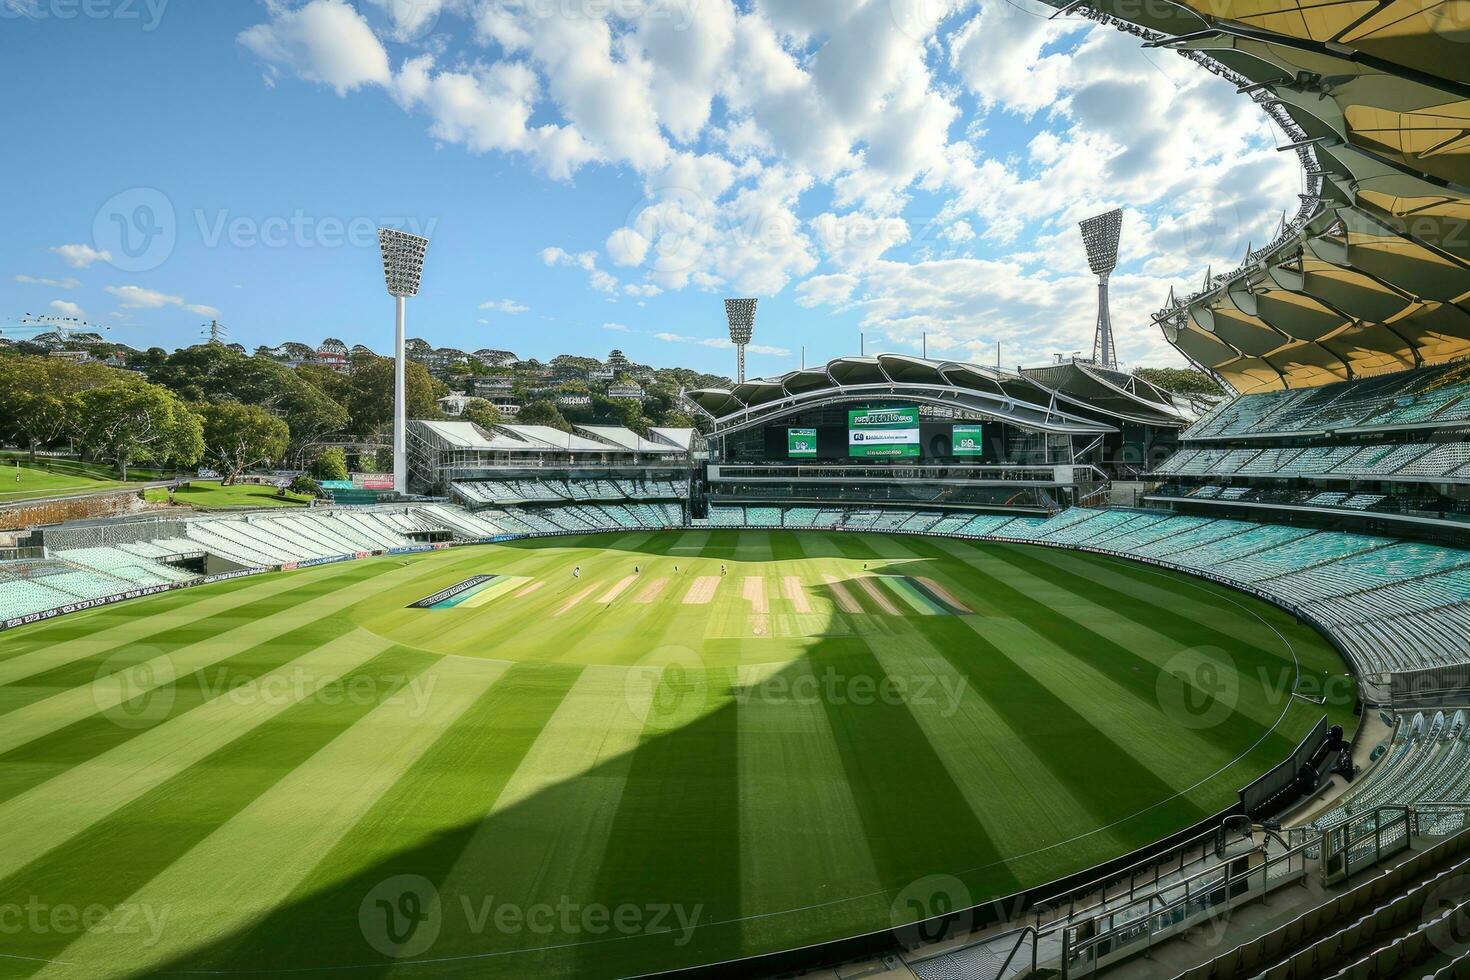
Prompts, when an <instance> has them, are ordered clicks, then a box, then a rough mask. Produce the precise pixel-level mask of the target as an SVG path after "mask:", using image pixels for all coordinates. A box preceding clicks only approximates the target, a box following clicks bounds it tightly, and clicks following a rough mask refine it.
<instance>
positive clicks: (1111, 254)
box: [1079, 209, 1123, 276]
mask: <svg viewBox="0 0 1470 980" xmlns="http://www.w3.org/2000/svg"><path fill="white" fill-rule="evenodd" d="M1079 227H1081V229H1082V244H1083V245H1085V246H1086V247H1087V265H1088V267H1089V268H1091V269H1092V271H1093V273H1094V274H1095V275H1099V276H1105V275H1107V274H1108V273H1110V272H1112V271H1113V270H1114V269H1116V268H1117V267H1118V236H1119V234H1120V233H1121V232H1122V230H1123V212H1122V211H1121V210H1119V209H1114V210H1112V211H1109V212H1107V213H1106V214H1099V215H1096V216H1095V217H1091V218H1088V219H1087V220H1086V221H1083V222H1082V223H1081V224H1080V226H1079Z"/></svg>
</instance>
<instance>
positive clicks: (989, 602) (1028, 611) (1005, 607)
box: [965, 558, 1294, 758]
mask: <svg viewBox="0 0 1470 980" xmlns="http://www.w3.org/2000/svg"><path fill="white" fill-rule="evenodd" d="M965 560H966V562H967V564H968V565H969V566H970V574H971V576H972V577H973V579H974V587H973V588H972V589H971V592H972V594H973V595H975V596H976V597H977V598H980V599H983V600H984V601H983V603H982V607H988V608H989V609H991V610H994V611H996V612H997V613H998V614H1003V615H1004V616H1006V617H1007V618H1009V619H1011V620H1013V621H1014V622H1015V623H1016V624H1017V625H1022V624H1024V629H1025V630H1026V631H1028V632H1033V633H1035V634H1036V635H1038V636H1040V637H1042V638H1043V639H1045V640H1046V641H1048V642H1049V643H1050V644H1052V645H1053V646H1054V647H1055V648H1056V649H1058V650H1061V651H1063V652H1065V653H1067V654H1068V655H1069V656H1072V657H1074V658H1076V659H1077V660H1078V662H1079V663H1080V664H1085V665H1086V667H1087V668H1088V669H1090V670H1092V671H1094V672H1096V673H1098V674H1101V675H1103V676H1105V677H1107V678H1108V679H1109V680H1110V681H1112V682H1113V683H1114V684H1116V685H1117V686H1118V687H1119V688H1121V689H1123V690H1126V691H1129V692H1131V693H1132V694H1133V696H1134V698H1135V699H1136V701H1137V704H1136V706H1135V709H1134V710H1140V711H1147V712H1148V713H1150V714H1152V715H1157V714H1158V713H1159V712H1160V710H1161V706H1160V697H1159V692H1160V689H1161V680H1160V675H1161V674H1163V673H1164V669H1163V667H1161V666H1160V664H1158V663H1156V662H1155V661H1154V660H1151V659H1148V658H1147V657H1145V656H1143V655H1141V654H1139V653H1138V652H1136V651H1135V650H1134V649H1133V648H1131V647H1127V646H1124V645H1122V644H1120V643H1116V642H1114V641H1113V640H1111V639H1109V638H1108V637H1106V636H1104V635H1102V634H1101V633H1099V632H1097V631H1096V630H1094V629H1092V628H1091V627H1089V626H1088V625H1086V624H1085V623H1082V622H1080V621H1079V620H1077V619H1074V618H1071V617H1069V616H1068V615H1067V614H1066V613H1065V611H1064V609H1063V608H1062V604H1060V603H1059V604H1058V605H1051V604H1048V603H1046V602H1045V601H1043V600H1041V599H1038V598H1036V597H1035V596H1034V595H1033V594H1032V593H1030V592H1028V591H1025V590H1022V589H1018V588H1016V587H1015V586H1014V585H1012V584H1011V583H1010V582H1008V581H1006V580H1004V579H1001V578H999V577H997V576H996V575H993V574H991V573H990V572H989V571H987V570H986V569H985V566H984V560H983V559H982V558H967V559H965ZM1057 590H1058V591H1060V592H1062V593H1065V594H1066V595H1068V596H1070V595H1072V593H1070V592H1068V590H1066V588H1065V587H1062V586H1058V587H1057ZM1076 599H1077V600H1078V601H1085V600H1082V599H1081V597H1076ZM1148 615H1149V611H1148V608H1147V607H1145V608H1142V609H1139V608H1133V609H1113V610H1112V617H1122V618H1125V619H1130V620H1133V621H1134V622H1137V623H1139V624H1140V625H1142V624H1143V623H1144V622H1146V620H1147V618H1148ZM1112 617H1110V618H1112ZM1135 617H1136V618H1135ZM1168 646H1169V648H1170V649H1169V652H1170V653H1171V654H1173V653H1177V652H1179V651H1176V650H1174V649H1173V644H1172V643H1170V644H1168ZM1197 652H1198V653H1199V654H1200V655H1201V656H1207V657H1209V659H1211V660H1212V661H1218V662H1219V665H1220V669H1221V670H1223V671H1226V672H1227V673H1229V674H1231V675H1232V676H1233V681H1231V682H1227V683H1226V684H1225V685H1224V686H1223V688H1217V689H1206V688H1203V687H1201V686H1200V682H1201V681H1202V678H1201V677H1199V676H1198V675H1197V674H1196V673H1195V672H1184V673H1181V674H1171V677H1172V678H1173V680H1169V679H1165V680H1164V682H1163V683H1164V684H1167V685H1170V686H1171V690H1172V686H1173V685H1175V684H1179V685H1182V687H1187V689H1188V692H1189V699H1190V701H1191V703H1192V704H1194V705H1197V706H1198V707H1197V709H1196V711H1197V713H1198V714H1199V715H1202V716H1213V714H1215V713H1217V712H1216V711H1215V708H1216V705H1217V703H1218V700H1217V694H1219V693H1220V692H1222V691H1223V693H1224V695H1225V696H1227V697H1228V696H1230V695H1231V694H1232V693H1234V694H1235V695H1236V698H1235V700H1234V701H1232V702H1231V703H1229V704H1228V705H1221V710H1219V711H1218V713H1219V714H1221V715H1222V717H1221V718H1220V720H1219V721H1218V723H1215V724H1211V725H1209V726H1205V727H1196V728H1191V729H1189V730H1188V732H1187V737H1189V738H1190V740H1192V741H1194V742H1196V743H1198V744H1199V745H1200V746H1201V749H1202V750H1204V751H1207V752H1210V753H1212V754H1213V755H1214V756H1217V757H1218V756H1220V754H1221V753H1223V754H1224V755H1223V758H1231V757H1233V756H1234V754H1236V753H1238V752H1239V751H1240V749H1241V748H1242V747H1244V746H1249V745H1251V744H1252V743H1253V742H1254V741H1255V740H1256V739H1257V738H1258V737H1260V736H1261V732H1262V727H1263V726H1262V722H1261V721H1259V720H1257V719H1254V718H1252V717H1251V716H1250V715H1249V714H1247V713H1243V711H1241V710H1237V709H1238V708H1243V707H1244V706H1243V705H1242V704H1241V702H1240V699H1239V697H1238V695H1239V694H1240V693H1241V692H1249V691H1251V690H1259V689H1260V684H1259V682H1258V681H1256V680H1255V678H1253V677H1251V676H1250V675H1249V674H1242V673H1239V672H1238V671H1237V670H1236V666H1235V665H1234V664H1233V662H1232V661H1231V659H1230V658H1229V656H1228V654H1226V655H1224V656H1219V655H1216V656H1210V655H1209V654H1208V653H1207V652H1205V651H1203V650H1201V651H1197ZM1219 654H1224V651H1219ZM1164 659H1166V660H1167V658H1164ZM1273 710H1274V711H1275V714H1276V715H1279V714H1280V705H1275V706H1274V708H1273ZM1274 722H1275V716H1273V717H1272V719H1271V722H1270V724H1274ZM1265 738H1266V742H1265V745H1267V746H1269V747H1270V748H1271V749H1272V751H1278V752H1279V753H1280V754H1281V756H1282V757H1283V758H1285V757H1286V756H1287V755H1289V754H1290V753H1291V750H1292V748H1293V747H1294V746H1292V745H1291V744H1289V741H1288V739H1286V738H1285V737H1284V736H1282V735H1281V734H1280V733H1279V732H1274V731H1273V732H1271V733H1270V734H1268V735H1266V736H1265ZM1276 743H1279V744H1276Z"/></svg>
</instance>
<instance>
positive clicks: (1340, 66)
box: [1047, 0, 1470, 392]
mask: <svg viewBox="0 0 1470 980" xmlns="http://www.w3.org/2000/svg"><path fill="white" fill-rule="evenodd" d="M1047 2H1048V3H1051V4H1052V5H1053V6H1057V7H1064V8H1065V9H1067V10H1069V11H1071V12H1075V13H1079V14H1082V15H1083V16H1087V17H1090V18H1091V19H1094V20H1099V21H1102V22H1105V23H1110V24H1113V25H1114V26H1116V27H1118V28H1120V29H1122V30H1125V31H1127V32H1129V33H1132V34H1135V35H1137V36H1139V37H1141V38H1143V39H1144V41H1145V43H1148V44H1150V45H1153V46H1160V47H1171V48H1174V49H1176V50H1179V51H1181V52H1183V53H1184V54H1185V56H1186V57H1189V58H1191V59H1192V60H1195V61H1197V62H1199V63H1200V64H1201V65H1202V66H1203V67H1205V68H1206V69H1207V70H1210V71H1212V72H1214V73H1216V74H1218V75H1222V76H1224V77H1225V78H1227V79H1229V80H1231V81H1234V82H1236V83H1238V84H1239V86H1240V87H1241V89H1242V90H1243V91H1244V92H1247V93H1249V95H1250V97H1251V98H1253V99H1255V100H1256V101H1257V103H1259V104H1260V105H1261V106H1262V108H1263V110H1265V111H1266V112H1267V113H1268V114H1269V115H1271V116H1272V118H1273V119H1274V120H1275V121H1276V122H1277V123H1278V124H1279V125H1281V126H1282V128H1283V129H1284V130H1285V131H1286V132H1287V134H1288V136H1289V138H1290V139H1291V140H1292V146H1293V148H1295V149H1296V150H1297V152H1298V155H1299V156H1301V158H1302V161H1303V164H1304V166H1305V169H1306V174H1307V177H1308V182H1309V189H1310V193H1308V194H1306V195H1303V203H1302V207H1301V209H1300V210H1299V211H1298V213H1297V215H1296V217H1295V218H1294V219H1293V220H1290V221H1283V224H1282V227H1281V230H1280V233H1279V234H1278V236H1277V237H1276V239H1275V240H1274V241H1272V242H1271V243H1270V244H1268V245H1266V246H1265V247H1263V248H1260V249H1257V250H1254V251H1248V254H1247V256H1246V259H1245V261H1244V263H1243V264H1242V265H1241V267H1240V268H1238V269H1236V270H1234V271H1232V272H1230V273H1227V274H1224V275H1218V276H1207V278H1206V282H1205V285H1204V288H1203V289H1202V290H1201V291H1200V292H1198V293H1196V294H1194V295H1192V296H1189V297H1186V298H1184V299H1177V298H1175V297H1174V296H1172V295H1171V296H1170V298H1169V302H1168V305H1167V306H1166V307H1165V309H1164V310H1162V311H1161V312H1160V313H1159V314H1158V317H1157V319H1158V322H1159V323H1160V325H1161V326H1162V327H1163V329H1164V333H1165V335H1166V336H1167V337H1168V339H1169V341H1170V342H1171V343H1173V344H1174V345H1175V346H1176V347H1177V348H1178V349H1179V350H1180V351H1181V352H1183V353H1184V354H1185V355H1186V356H1187V357H1188V358H1189V359H1190V360H1191V361H1193V362H1194V363H1195V364H1196V365H1198V366H1200V367H1203V368H1206V369H1208V370H1210V371H1212V372H1213V373H1215V374H1216V375H1217V376H1218V377H1219V378H1220V379H1221V380H1223V381H1225V382H1227V383H1228V384H1230V385H1231V387H1233V388H1235V389H1236V390H1238V391H1241V392H1251V391H1263V390H1272V389H1281V388H1299V387H1308V386H1312V385H1319V384H1325V383H1328V382H1332V381H1342V380H1346V379H1348V378H1352V377H1358V376H1362V375H1366V374H1375V373H1382V372H1385V371H1392V370H1399V369H1406V368H1413V367H1418V366H1422V365H1428V364H1435V363H1439V362H1443V361H1447V360H1451V359H1454V358H1458V357H1462V356H1466V355H1470V3H1467V2H1466V0H1327V2H1321V0H1180V2H1177V3H1157V4H1138V3H1136V2H1133V0H1081V2H1078V0H1073V2H1070V3H1069V2H1067V0H1047Z"/></svg>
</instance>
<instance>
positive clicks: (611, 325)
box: [602, 323, 628, 331]
mask: <svg viewBox="0 0 1470 980" xmlns="http://www.w3.org/2000/svg"><path fill="white" fill-rule="evenodd" d="M602 329H604V330H623V331H626V330H627V329H628V327H627V324H623V323H604V324H603V325H602Z"/></svg>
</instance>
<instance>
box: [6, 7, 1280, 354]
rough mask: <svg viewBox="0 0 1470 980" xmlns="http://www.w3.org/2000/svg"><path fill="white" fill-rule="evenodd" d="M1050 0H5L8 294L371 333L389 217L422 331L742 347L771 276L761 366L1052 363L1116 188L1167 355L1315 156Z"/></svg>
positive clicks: (1080, 319)
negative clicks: (734, 338)
mask: <svg viewBox="0 0 1470 980" xmlns="http://www.w3.org/2000/svg"><path fill="white" fill-rule="evenodd" d="M1028 2H1029V0H1016V2H1002V0H994V2H992V0H983V2H970V0H952V2H951V0H867V2H866V3H862V2H853V0H760V2H753V3H752V2H745V3H740V4H731V3H730V2H728V0H359V2H356V3H349V2H347V0H291V2H288V0H271V2H254V0H218V2H216V0H210V2H206V0H151V2H150V0H0V13H3V17H0V79H3V82H4V83H5V85H6V91H8V92H11V93H19V95H18V96H12V98H11V99H10V100H8V112H7V121H8V133H7V135H8V136H9V137H10V139H11V142H12V144H13V145H14V146H18V147H20V148H22V152H20V153H16V154H12V156H11V159H12V161H23V162H21V163H19V165H18V172H15V173H13V174H12V177H11V179H10V180H9V181H7V182H6V183H7V188H8V192H9V193H8V207H7V208H6V212H7V228H6V234H5V235H4V236H3V238H0V316H6V317H13V316H18V315H20V314H25V313H33V314H35V313H57V314H64V313H73V314H78V315H83V316H85V318H86V319H87V320H89V321H91V322H93V323H97V324H100V325H105V326H108V327H110V328H111V336H112V337H113V338H115V339H117V340H119V341H122V342H126V343H130V344H133V345H134V346H139V347H143V346H149V345H152V344H161V345H165V346H173V345H181V344H186V343H189V342H192V340H193V339H194V338H195V337H197V336H198V335H199V331H200V327H201V325H202V324H203V323H205V322H206V321H207V320H209V319H211V318H213V317H215V316H217V317H218V319H219V320H221V321H222V322H223V323H225V324H226V325H227V326H228V327H229V329H230V336H231V339H233V340H236V341H239V342H240V343H243V344H245V345H246V346H247V348H252V349H253V348H254V347H255V346H256V345H258V344H262V343H267V344H272V343H276V342H279V341H282V340H287V339H300V340H307V341H310V342H315V341H317V340H320V339H321V338H323V337H326V336H336V337H340V338H342V339H344V340H346V341H347V342H348V343H359V342H361V343H367V344H368V345H370V346H373V347H376V348H378V349H384V348H385V347H386V346H387V343H388V341H389V335H390V332H391V314H392V310H391V301H390V300H389V298H388V297H387V296H386V294H385V293H384V291H383V287H382V283H381V276H380V272H379V269H378V267H377V257H376V251H375V249H376V245H375V242H374V241H373V239H372V237H371V234H370V232H371V228H372V227H373V226H375V225H376V224H378V223H391V224H394V225H396V226H399V227H404V228H406V229H407V230H418V231H420V232H421V233H427V234H428V235H429V237H430V238H431V239H432V244H431V247H430V254H429V262H428V268H427V271H426V275H425V286H424V290H423V293H422V295H421V297H420V298H419V299H418V300H416V301H415V302H414V303H413V305H412V307H411V314H410V317H411V320H410V329H411V332H412V333H414V334H417V335H421V336H424V337H425V338H427V339H429V340H430V341H431V342H433V343H435V344H440V345H452V346H457V347H463V348H467V349H474V348H478V347H498V348H509V349H512V350H514V351H516V352H518V353H520V354H521V355H522V356H538V357H548V356H550V355H553V354H556V353H559V352H577V353H592V354H601V353H604V352H606V351H607V350H608V349H610V348H611V347H614V346H617V347H621V348H622V349H624V350H626V351H627V352H628V353H629V354H630V355H631V356H633V357H634V358H635V359H636V360H639V361H643V362H647V363H652V364H656V365H676V364H677V365H687V366H691V367H696V368H701V369H705V370H712V371H721V372H724V373H730V372H732V371H733V353H732V352H731V351H730V350H729V349H728V348H727V347H725V346H723V335H724V324H723V314H722V310H721V307H720V303H719V300H720V299H721V298H722V297H723V296H727V295H755V296H759V297H760V298H761V300H762V303H761V312H760V318H759V321H758V324H757V338H756V344H757V347H756V350H755V351H754V352H753V353H752V355H751V371H752V373H755V374H766V373H777V372H780V371H783V370H787V369H790V368H792V367H795V366H796V364H797V360H798V358H799V356H800V355H799V351H800V349H801V348H802V347H803V346H805V348H806V351H807V359H808V361H809V362H815V361H818V360H821V359H825V358H828V357H832V356H837V355H840V354H850V353H855V352H856V348H857V344H858V334H859V331H864V332H866V333H867V335H868V346H869V352H872V351H875V350H896V351H912V352H917V350H918V348H919V344H920V338H921V336H922V334H924V333H926V332H927V333H928V335H929V340H930V353H931V355H942V356H947V357H953V358H956V359H961V360H982V361H987V362H988V361H992V360H993V359H994V356H995V354H994V351H995V344H996V342H997V341H999V342H1000V343H1001V344H1002V345H1003V348H1002V357H1003V360H1004V361H1005V363H1007V364H1015V363H1023V362H1024V363H1032V362H1036V361H1038V360H1042V359H1045V358H1047V357H1048V356H1049V355H1050V354H1051V353H1052V352H1053V351H1070V350H1076V349H1081V348H1087V347H1089V346H1090V343H1091V329H1092V320H1093V315H1094V311H1093V308H1092V289H1093V286H1092V281H1091V279H1090V277H1089V276H1088V275H1087V272H1086V268H1085V261H1084V257H1083V255H1082V249H1081V245H1080V240H1079V238H1078V236H1077V233H1076V227H1075V223H1076V221H1077V220H1079V219H1080V218H1082V217H1085V216H1087V215H1088V214H1092V213H1096V212H1097V211H1101V210H1104V209H1106V208H1110V207H1114V206H1121V207H1123V208H1125V214H1126V218H1125V229H1124V247H1123V253H1124V261H1123V264H1122V265H1121V267H1120V270H1119V273H1118V274H1117V276H1116V277H1115V295H1116V305H1115V310H1116V317H1115V319H1116V320H1117V321H1118V323H1119V327H1120V333H1121V337H1120V349H1121V351H1120V352H1121V354H1122V356H1123V358H1124V360H1126V361H1129V362H1131V363H1138V364H1165V363H1176V362H1177V359H1176V358H1175V357H1174V356H1173V355H1172V352H1170V351H1169V350H1168V349H1167V346H1166V345H1165V344H1164V343H1163V342H1162V339H1161V338H1160V337H1159V335H1158V333H1157V331H1156V330H1155V329H1154V328H1153V327H1152V326H1151V325H1149V323H1148V314H1149V312H1151V311H1153V310H1155V309H1157V308H1158V307H1159V306H1160V305H1161V304H1162V302H1163V300H1164V298H1165V296H1166V295H1167V291H1168V289H1169V287H1170V286H1171V285H1175V286H1178V287H1180V288H1181V289H1190V288H1193V287H1194V286H1195V285H1196V284H1197V283H1198V282H1199V280H1200V278H1201V277H1202V275H1203V273H1204V270H1205V268H1206V267H1207V266H1208V265H1211V264H1213V265H1215V266H1216V267H1224V266H1226V265H1230V264H1233V262H1234V261H1236V260H1238V258H1239V256H1240V254H1241V252H1242V251H1243V250H1244V247H1245V244H1246V242H1247V241H1250V240H1254V241H1255V242H1256V243H1257V244H1259V243H1261V242H1262V241H1264V240H1265V239H1266V238H1268V237H1269V235H1270V234H1271V231H1272V230H1273V228H1274V225H1275V222H1276V219H1277V217H1278V216H1279V213H1280V209H1281V208H1283V207H1288V206H1290V205H1291V204H1292V203H1293V200H1292V195H1293V194H1294V193H1295V192H1296V190H1297V188H1298V185H1299V176H1298V174H1297V172H1296V167H1295V161H1294V158H1293V157H1292V156H1291V155H1290V154H1279V153H1276V152H1275V151H1274V145H1275V142H1276V138H1277V137H1276V134H1274V133H1272V132H1271V131H1270V130H1269V128H1268V127H1267V126H1266V124H1265V122H1264V118H1263V117H1262V116H1261V115H1260V114H1259V113H1258V111H1257V110H1255V109H1254V107H1252V106H1251V105H1250V103H1249V102H1248V101H1247V100H1245V99H1242V98H1238V97H1236V96H1234V94H1233V92H1232V91H1231V89H1230V86H1228V85H1225V84H1224V83H1221V82H1219V81H1217V80H1215V79H1213V78H1211V77H1210V76H1208V75H1207V74H1206V73H1205V72H1203V71H1201V70H1200V69H1198V68H1196V67H1195V66H1193V65H1190V64H1188V63H1186V62H1184V61H1183V60H1182V59H1180V58H1178V57H1177V56H1174V55H1172V54H1169V53H1166V52H1160V51H1152V52H1142V51H1140V50H1139V49H1138V48H1137V46H1136V44H1135V42H1134V41H1133V40H1132V39H1130V38H1127V37H1124V36H1122V35H1119V34H1117V33H1116V32H1113V31H1110V30H1107V29H1104V28H1100V27H1094V26H1092V25H1089V24H1087V23H1086V22H1082V21H1077V20H1072V21H1061V20H1059V21H1048V20H1047V19H1046V16H1045V15H1046V11H1044V10H1043V9H1042V8H1040V7H1039V6H1036V5H1035V4H1034V3H1031V4H1030V5H1029V6H1028V5H1027V4H1028ZM69 15H70V16H69ZM25 148H30V152H25ZM125 232H126V234H125ZM0 329H3V325H0Z"/></svg>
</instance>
